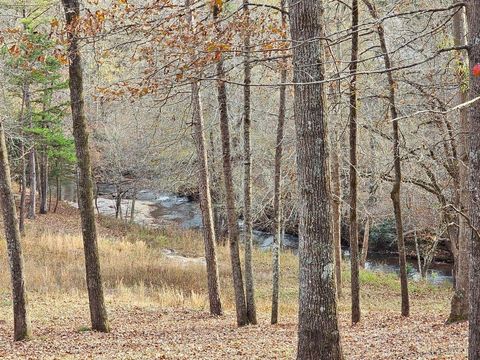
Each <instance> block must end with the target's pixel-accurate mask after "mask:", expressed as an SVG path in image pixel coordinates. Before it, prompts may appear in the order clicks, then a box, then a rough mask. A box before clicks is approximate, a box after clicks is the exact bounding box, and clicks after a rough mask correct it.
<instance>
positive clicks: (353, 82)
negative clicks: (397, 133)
mask: <svg viewBox="0 0 480 360" xmlns="http://www.w3.org/2000/svg"><path fill="white" fill-rule="evenodd" d="M357 67H358V0H353V1H352V55H351V60H350V76H351V78H350V119H349V120H350V121H349V129H350V224H349V225H350V265H351V266H350V268H351V288H352V323H354V324H355V323H357V322H359V321H360V279H359V268H358V264H359V256H358V222H357V198H358V195H357V188H358V185H357Z"/></svg>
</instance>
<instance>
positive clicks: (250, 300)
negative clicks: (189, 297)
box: [243, 0, 257, 325]
mask: <svg viewBox="0 0 480 360" xmlns="http://www.w3.org/2000/svg"><path fill="white" fill-rule="evenodd" d="M243 15H244V17H245V22H246V24H245V26H246V28H245V29H244V32H245V34H244V39H243V53H244V68H243V71H244V86H243V171H244V172H243V202H244V205H243V217H244V223H245V295H246V302H247V317H248V322H249V323H250V324H252V325H256V324H257V310H256V308H255V285H254V279H253V264H252V247H253V244H252V236H253V234H252V232H253V218H252V149H251V145H252V144H251V139H250V129H251V125H252V124H251V88H250V83H251V73H252V65H251V64H250V34H249V28H248V27H249V25H250V11H249V8H248V0H243Z"/></svg>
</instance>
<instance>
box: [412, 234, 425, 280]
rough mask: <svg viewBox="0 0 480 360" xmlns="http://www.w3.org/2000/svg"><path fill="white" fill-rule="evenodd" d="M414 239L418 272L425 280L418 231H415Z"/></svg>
mask: <svg viewBox="0 0 480 360" xmlns="http://www.w3.org/2000/svg"><path fill="white" fill-rule="evenodd" d="M413 238H414V239H415V250H416V252H417V264H418V272H419V273H420V276H421V278H422V279H423V267H422V254H421V253H420V246H419V245H418V236H417V229H414V230H413Z"/></svg>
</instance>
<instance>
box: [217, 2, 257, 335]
mask: <svg viewBox="0 0 480 360" xmlns="http://www.w3.org/2000/svg"><path fill="white" fill-rule="evenodd" d="M220 11H221V7H220V6H219V4H218V3H215V6H214V8H213V17H214V21H215V22H216V26H217V31H218V33H220V31H221V30H220V28H219V26H220V25H219V24H218V22H217V20H218V15H219V14H220ZM216 75H217V79H218V80H217V99H218V106H219V108H220V134H221V138H222V165H223V178H224V183H225V197H226V203H227V223H228V238H229V242H230V260H231V263H232V277H233V288H234V292H235V305H236V311H237V324H238V326H243V325H246V324H248V317H247V305H246V302H245V288H244V286H243V276H242V265H241V262H240V248H239V243H238V242H239V237H240V235H239V229H238V221H237V212H236V206H235V188H234V186H233V173H232V156H231V150H230V129H229V124H228V108H227V88H226V85H225V69H224V63H223V57H222V55H220V58H219V59H218V61H217V64H216Z"/></svg>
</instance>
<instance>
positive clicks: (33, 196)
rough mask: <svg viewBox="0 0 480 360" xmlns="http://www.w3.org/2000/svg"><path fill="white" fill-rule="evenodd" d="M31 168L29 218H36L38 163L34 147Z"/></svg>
mask: <svg viewBox="0 0 480 360" xmlns="http://www.w3.org/2000/svg"><path fill="white" fill-rule="evenodd" d="M29 170H30V203H29V208H28V218H29V219H31V220H33V219H35V211H36V208H37V173H36V171H37V165H36V163H35V148H33V147H32V149H31V150H30V154H29Z"/></svg>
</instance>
